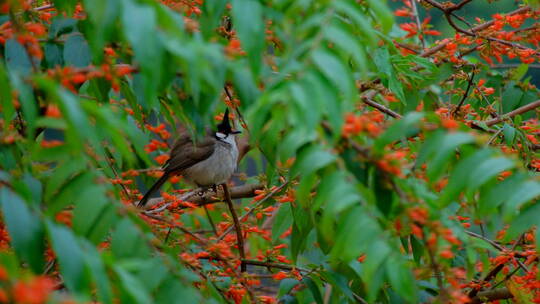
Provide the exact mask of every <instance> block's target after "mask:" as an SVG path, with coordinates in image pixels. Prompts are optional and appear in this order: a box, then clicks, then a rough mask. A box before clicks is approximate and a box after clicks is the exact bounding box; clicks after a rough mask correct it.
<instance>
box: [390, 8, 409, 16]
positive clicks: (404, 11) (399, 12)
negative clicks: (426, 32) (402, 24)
mask: <svg viewBox="0 0 540 304" xmlns="http://www.w3.org/2000/svg"><path fill="white" fill-rule="evenodd" d="M394 15H396V16H398V17H412V12H411V10H410V9H408V8H400V9H398V10H396V11H395V12H394Z"/></svg>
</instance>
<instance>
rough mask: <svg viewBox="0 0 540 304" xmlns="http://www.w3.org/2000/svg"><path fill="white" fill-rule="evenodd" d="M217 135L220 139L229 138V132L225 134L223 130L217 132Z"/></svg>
mask: <svg viewBox="0 0 540 304" xmlns="http://www.w3.org/2000/svg"><path fill="white" fill-rule="evenodd" d="M216 137H217V138H220V139H225V138H227V134H223V133H221V132H216Z"/></svg>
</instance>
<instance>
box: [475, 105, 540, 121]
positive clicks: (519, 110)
mask: <svg viewBox="0 0 540 304" xmlns="http://www.w3.org/2000/svg"><path fill="white" fill-rule="evenodd" d="M538 107H540V99H539V100H537V101H533V102H531V103H529V104H527V105H524V106H522V107H520V108H517V109H515V110H514V111H511V112H508V113H506V114H504V115H501V116H499V117H497V118H493V119H491V120H488V121H485V122H484V123H485V124H486V125H487V126H488V127H490V126H493V125H495V124H498V123H499V122H502V121H504V120H505V119H507V118H512V117H514V116H516V115H520V114H523V113H526V112H529V111H531V110H534V109H536V108H538Z"/></svg>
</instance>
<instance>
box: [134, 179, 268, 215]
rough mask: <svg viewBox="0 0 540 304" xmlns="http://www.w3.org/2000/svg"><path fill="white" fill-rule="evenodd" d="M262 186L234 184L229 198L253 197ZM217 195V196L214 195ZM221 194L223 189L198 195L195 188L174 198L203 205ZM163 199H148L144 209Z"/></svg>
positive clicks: (161, 208) (160, 209)
mask: <svg viewBox="0 0 540 304" xmlns="http://www.w3.org/2000/svg"><path fill="white" fill-rule="evenodd" d="M263 188H264V186H263V185H262V184H245V185H241V186H236V187H233V188H231V189H230V191H231V198H232V199H238V198H247V197H254V196H256V194H255V190H261V189H263ZM216 196H217V197H216ZM221 196H223V190H218V192H217V193H215V192H213V191H208V192H205V193H203V195H199V193H198V191H197V190H193V191H190V192H188V193H184V194H179V195H176V196H175V197H176V199H178V200H182V201H188V202H190V203H193V204H196V205H197V206H204V205H208V204H213V203H217V202H221V199H219V198H218V197H221ZM162 201H163V198H162V197H157V198H152V199H150V200H148V203H147V204H146V206H145V207H146V209H148V208H150V207H151V206H154V205H157V204H159V203H160V202H162ZM137 203H138V202H134V204H137ZM170 204H171V203H167V204H165V205H164V206H162V207H160V208H158V209H154V210H148V211H147V212H150V213H156V212H159V211H163V210H165V209H167V207H168V206H169V205H170ZM179 208H187V207H183V206H179Z"/></svg>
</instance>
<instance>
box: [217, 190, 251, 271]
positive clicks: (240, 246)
mask: <svg viewBox="0 0 540 304" xmlns="http://www.w3.org/2000/svg"><path fill="white" fill-rule="evenodd" d="M221 187H222V188H223V193H224V194H225V202H226V203H227V206H228V207H229V211H230V212H231V216H232V218H233V223H234V229H235V230H236V242H237V243H238V252H239V254H240V259H241V262H240V271H241V272H246V264H245V263H244V262H243V260H244V259H245V258H246V253H245V252H244V236H243V235H242V226H241V225H240V221H239V220H238V215H237V214H236V210H234V205H233V202H232V199H231V193H230V192H229V187H228V186H227V184H221Z"/></svg>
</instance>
